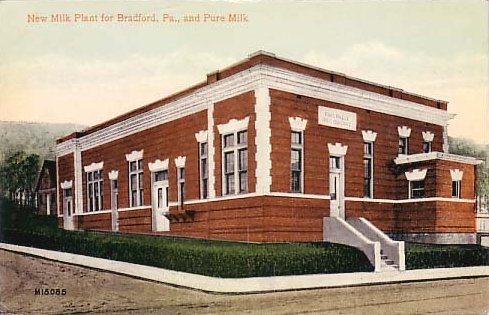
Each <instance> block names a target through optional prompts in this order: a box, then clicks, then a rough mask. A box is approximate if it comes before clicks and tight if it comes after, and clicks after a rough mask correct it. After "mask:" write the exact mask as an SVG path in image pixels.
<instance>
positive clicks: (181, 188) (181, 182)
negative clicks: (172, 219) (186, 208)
mask: <svg viewBox="0 0 489 315" xmlns="http://www.w3.org/2000/svg"><path fill="white" fill-rule="evenodd" d="M177 178H178V204H180V205H182V206H183V203H184V202H185V168H184V167H179V168H178V169H177Z"/></svg>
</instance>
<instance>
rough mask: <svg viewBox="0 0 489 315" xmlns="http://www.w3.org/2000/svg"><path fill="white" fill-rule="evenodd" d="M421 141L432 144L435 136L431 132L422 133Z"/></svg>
mask: <svg viewBox="0 0 489 315" xmlns="http://www.w3.org/2000/svg"><path fill="white" fill-rule="evenodd" d="M422 134H423V140H424V141H426V142H432V141H433V139H434V138H435V134H434V133H432V132H431V131H423V132H422Z"/></svg>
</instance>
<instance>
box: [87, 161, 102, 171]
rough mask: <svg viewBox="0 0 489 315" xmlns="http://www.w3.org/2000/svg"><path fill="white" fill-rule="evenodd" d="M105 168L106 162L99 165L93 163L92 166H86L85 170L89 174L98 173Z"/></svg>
mask: <svg viewBox="0 0 489 315" xmlns="http://www.w3.org/2000/svg"><path fill="white" fill-rule="evenodd" d="M103 168H104V162H103V161H102V162H98V163H92V164H90V165H87V166H84V167H83V170H84V171H85V172H86V173H88V172H94V171H98V170H101V169H103Z"/></svg>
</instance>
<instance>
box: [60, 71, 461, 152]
mask: <svg viewBox="0 0 489 315" xmlns="http://www.w3.org/2000/svg"><path fill="white" fill-rule="evenodd" d="M259 84H261V85H263V86H266V87H268V88H273V89H278V90H282V91H285V92H289V93H296V94H301V95H304V96H308V97H313V98H317V99H321V100H327V101H332V102H336V103H340V104H344V105H347V106H352V107H356V108H362V109H367V110H371V111H375V112H380V113H384V114H388V115H394V116H398V117H404V118H408V119H414V120H418V121H423V122H428V123H432V124H436V125H440V126H445V125H446V124H447V121H448V120H449V119H451V118H453V116H452V115H451V114H449V113H447V112H446V111H444V110H441V109H437V108H433V107H429V106H425V105H421V104H417V103H414V102H410V101H406V100H401V99H397V98H392V97H389V96H386V95H381V94H377V93H374V92H369V91H365V90H362V89H358V88H354V87H350V86H345V85H341V84H338V83H334V82H330V81H326V80H323V79H319V78H314V77H311V76H308V75H304V74H300V73H296V72H293V71H290V70H286V69H281V68H276V67H273V66H269V65H263V64H261V65H256V66H254V67H251V68H249V69H247V70H246V71H242V72H239V73H237V74H235V75H232V76H230V77H227V78H224V79H222V80H218V81H216V82H214V83H212V84H209V85H206V86H204V87H202V88H200V89H198V90H196V91H194V92H192V93H190V94H189V95H187V96H184V97H182V98H179V99H177V100H175V101H173V102H170V103H167V104H164V105H162V106H160V107H157V108H154V109H152V110H148V111H146V112H143V113H141V114H138V115H135V116H132V117H130V118H128V119H126V120H124V121H121V122H117V123H114V124H111V125H109V126H107V127H105V128H103V129H100V130H97V131H94V132H92V133H90V134H88V135H86V136H83V137H81V138H78V139H70V140H68V141H64V142H61V143H59V144H57V145H56V155H57V156H62V155H65V154H69V153H71V152H73V151H74V146H75V145H76V143H77V142H78V144H79V148H80V150H81V151H85V150H88V149H90V148H93V147H96V146H98V145H101V144H104V143H108V142H111V141H114V140H117V139H121V138H123V137H126V136H128V135H131V134H134V133H137V132H141V131H143V130H146V129H149V128H151V127H154V126H158V125H161V124H164V123H167V122H169V121H173V120H176V119H179V118H182V117H185V116H188V115H191V114H193V113H196V112H199V111H202V110H206V109H207V104H208V103H209V102H212V103H216V102H219V101H222V100H225V99H228V98H230V97H233V96H236V95H240V94H243V93H245V92H249V91H252V90H254V89H255V88H256V87H257V86H258V85H259Z"/></svg>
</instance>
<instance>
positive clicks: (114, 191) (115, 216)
mask: <svg viewBox="0 0 489 315" xmlns="http://www.w3.org/2000/svg"><path fill="white" fill-rule="evenodd" d="M118 196H119V191H118V187H117V180H111V181H110V209H111V214H112V231H119V212H117V208H118Z"/></svg>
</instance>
